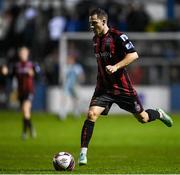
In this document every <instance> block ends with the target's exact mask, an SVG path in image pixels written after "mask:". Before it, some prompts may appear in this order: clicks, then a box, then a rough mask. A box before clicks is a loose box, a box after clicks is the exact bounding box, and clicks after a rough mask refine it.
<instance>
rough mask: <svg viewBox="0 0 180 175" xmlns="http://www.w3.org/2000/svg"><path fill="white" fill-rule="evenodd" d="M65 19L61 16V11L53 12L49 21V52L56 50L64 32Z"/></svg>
mask: <svg viewBox="0 0 180 175" xmlns="http://www.w3.org/2000/svg"><path fill="white" fill-rule="evenodd" d="M65 26H66V18H65V16H64V14H63V9H61V11H59V10H58V11H56V12H54V15H53V17H52V18H51V19H50V20H49V23H48V30H49V38H50V48H49V49H50V50H53V49H57V47H58V44H59V39H60V37H61V35H62V33H63V32H64V30H65Z"/></svg>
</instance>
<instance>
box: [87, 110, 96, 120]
mask: <svg viewBox="0 0 180 175" xmlns="http://www.w3.org/2000/svg"><path fill="white" fill-rule="evenodd" d="M87 117H88V119H89V120H90V121H93V122H95V121H96V119H97V117H98V116H97V114H96V112H95V111H93V110H90V111H89V112H88V115H87Z"/></svg>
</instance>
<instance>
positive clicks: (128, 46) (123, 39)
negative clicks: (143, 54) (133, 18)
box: [116, 33, 136, 54]
mask: <svg viewBox="0 0 180 175" xmlns="http://www.w3.org/2000/svg"><path fill="white" fill-rule="evenodd" d="M116 41H117V44H118V47H119V48H120V49H123V51H124V52H125V53H126V54H127V53H133V52H136V50H135V47H134V45H133V44H132V42H131V41H130V40H129V38H128V36H127V35H126V34H123V33H122V34H120V35H117V39H116Z"/></svg>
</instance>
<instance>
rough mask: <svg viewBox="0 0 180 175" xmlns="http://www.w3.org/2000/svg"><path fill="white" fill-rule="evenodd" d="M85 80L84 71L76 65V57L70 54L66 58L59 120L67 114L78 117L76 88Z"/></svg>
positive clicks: (78, 106)
mask: <svg viewBox="0 0 180 175" xmlns="http://www.w3.org/2000/svg"><path fill="white" fill-rule="evenodd" d="M84 80H85V75H84V70H83V67H82V66H81V64H79V63H77V60H76V56H75V55H73V54H70V55H69V56H68V58H67V67H66V70H65V80H64V87H63V90H64V97H63V98H64V100H63V102H64V107H63V109H60V113H59V118H60V119H65V118H66V117H67V115H68V113H70V112H72V114H73V116H74V117H76V118H79V117H80V113H81V111H80V104H79V97H78V96H79V94H78V91H77V90H78V88H79V85H80V84H81V83H83V82H84Z"/></svg>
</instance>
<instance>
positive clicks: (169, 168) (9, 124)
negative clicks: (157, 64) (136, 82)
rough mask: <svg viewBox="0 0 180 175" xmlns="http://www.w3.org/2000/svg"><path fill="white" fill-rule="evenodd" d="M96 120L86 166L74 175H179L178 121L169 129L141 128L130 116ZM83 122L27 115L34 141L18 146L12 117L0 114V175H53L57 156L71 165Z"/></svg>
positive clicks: (15, 118) (16, 120)
mask: <svg viewBox="0 0 180 175" xmlns="http://www.w3.org/2000/svg"><path fill="white" fill-rule="evenodd" d="M120 116H121V117H119V116H109V117H108V118H107V117H102V118H100V119H99V120H98V121H97V123H96V126H95V130H94V135H93V138H92V140H91V143H90V147H89V151H88V165H87V166H83V167H79V166H78V165H77V164H76V167H75V170H74V171H73V172H63V174H65V173H67V174H68V173H75V174H87V173H89V174H91V173H93V174H117V173H119V174H136V173H138V174H146V173H147V174H160V173H161V174H174V173H176V174H178V173H180V127H179V126H180V116H178V115H173V119H174V126H173V127H172V128H168V127H166V126H165V125H164V124H162V123H161V122H160V121H156V122H152V123H148V124H145V125H142V124H140V123H138V122H137V121H136V120H135V119H134V118H133V117H132V116H131V115H126V116H123V115H120ZM83 121H84V118H83V117H82V118H81V119H80V120H76V119H73V118H72V117H70V118H68V120H66V121H63V122H62V121H59V120H57V118H56V117H55V116H54V115H51V114H45V113H33V122H34V124H35V127H36V129H37V133H38V137H37V139H34V140H33V139H28V140H26V141H22V140H21V128H22V126H21V117H20V113H18V112H12V111H11V112H2V111H1V112H0V173H1V174H3V173H4V174H7V173H15V174H16V173H18V174H22V173H23V174H27V173H31V174H39V173H41V174H42V173H44V174H55V173H59V172H56V171H54V169H53V166H52V157H53V155H54V154H55V153H57V152H60V151H68V152H70V153H72V154H73V156H74V157H75V160H76V162H77V159H78V155H79V145H80V132H81V127H82V124H83Z"/></svg>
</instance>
